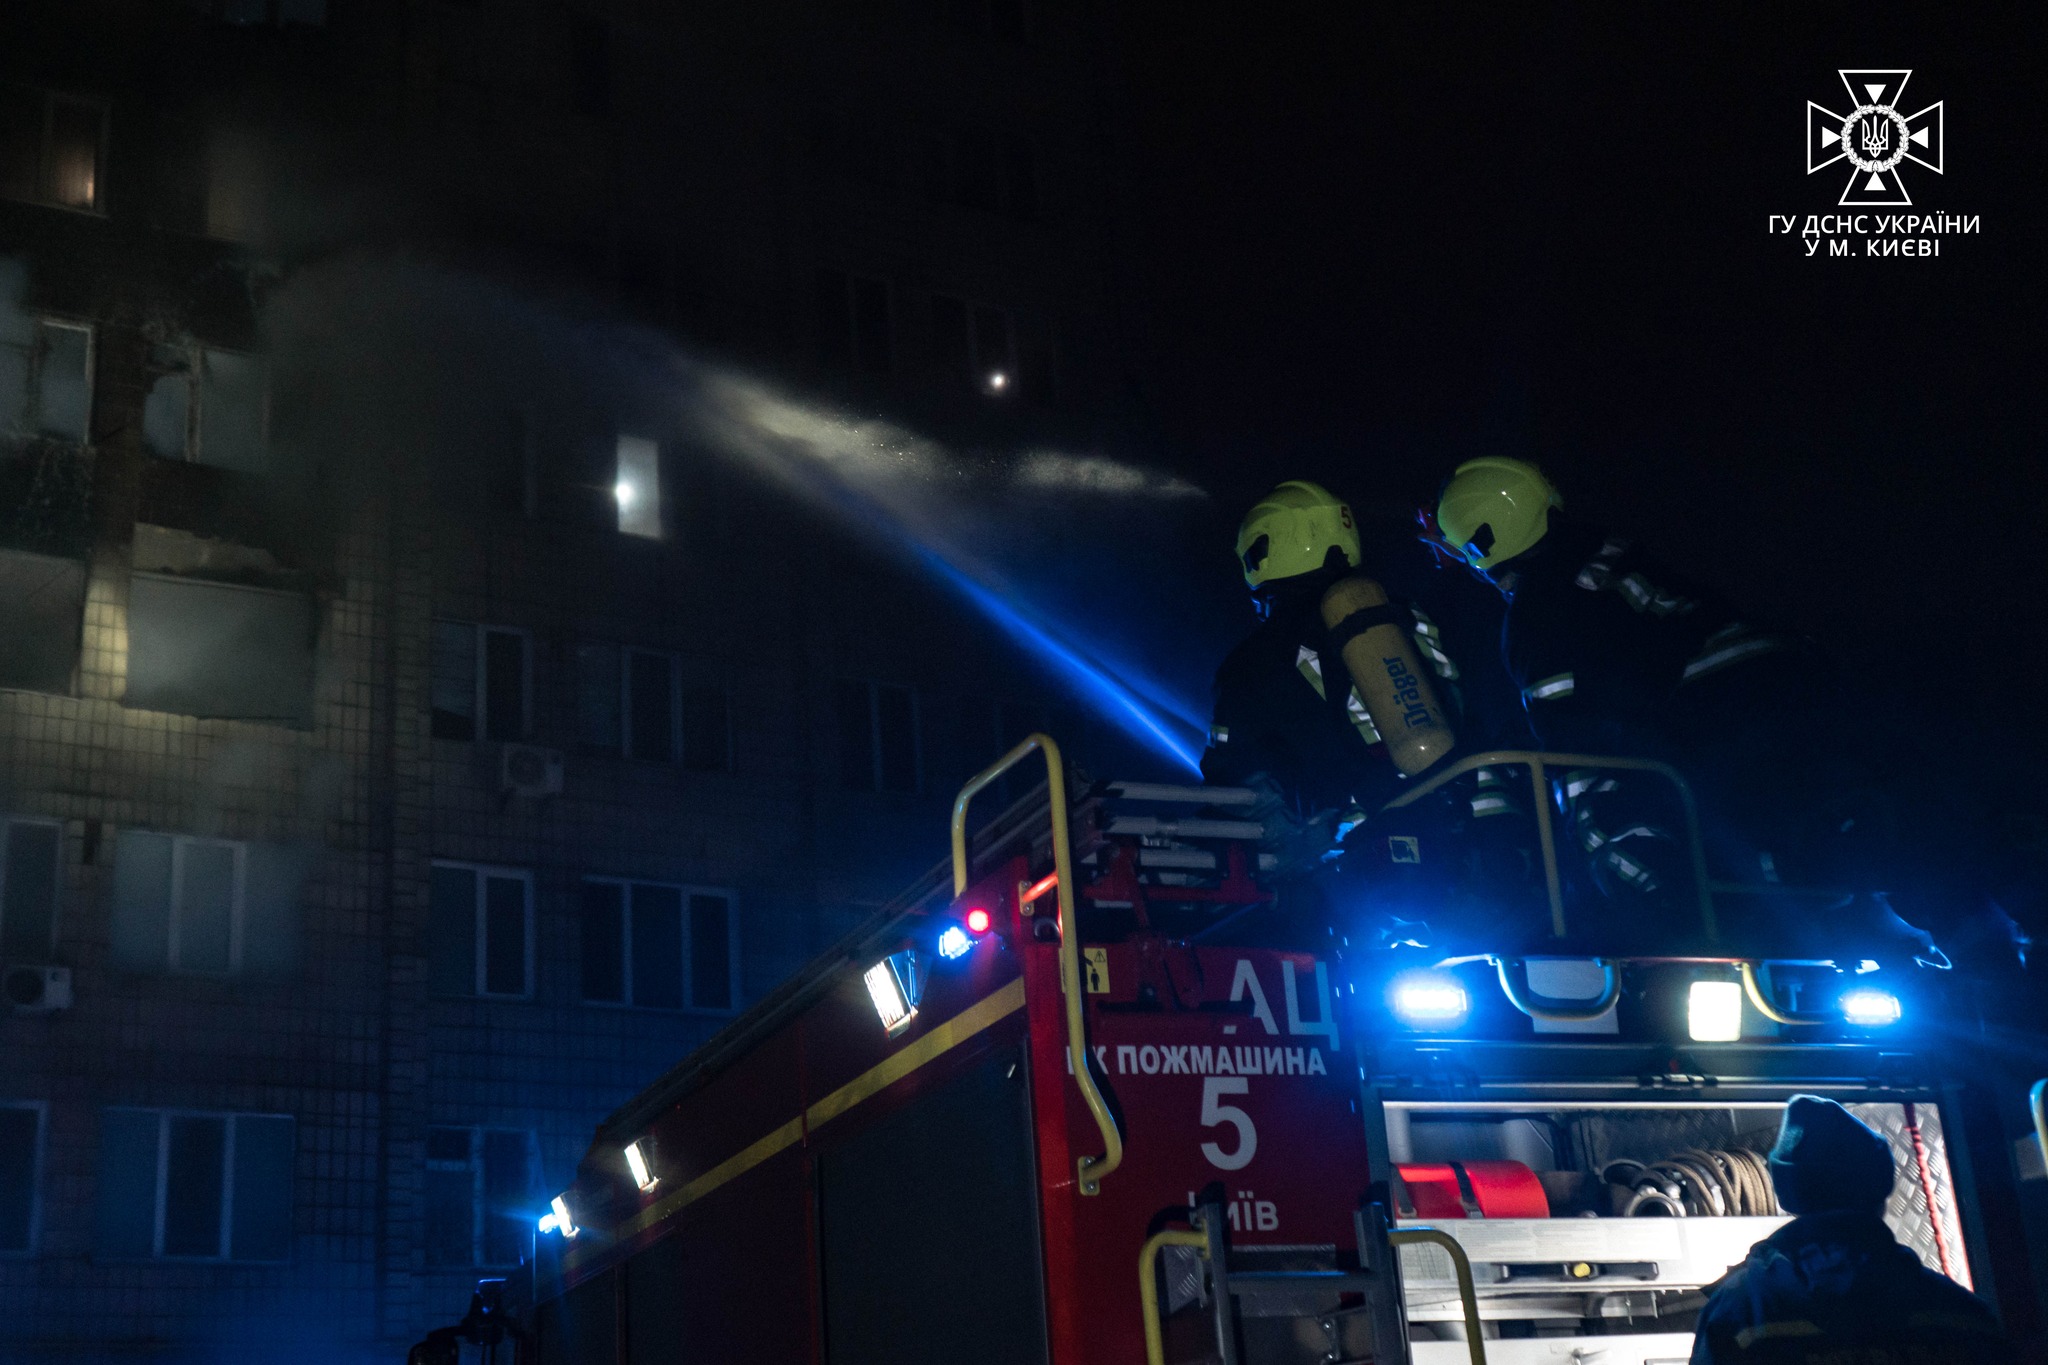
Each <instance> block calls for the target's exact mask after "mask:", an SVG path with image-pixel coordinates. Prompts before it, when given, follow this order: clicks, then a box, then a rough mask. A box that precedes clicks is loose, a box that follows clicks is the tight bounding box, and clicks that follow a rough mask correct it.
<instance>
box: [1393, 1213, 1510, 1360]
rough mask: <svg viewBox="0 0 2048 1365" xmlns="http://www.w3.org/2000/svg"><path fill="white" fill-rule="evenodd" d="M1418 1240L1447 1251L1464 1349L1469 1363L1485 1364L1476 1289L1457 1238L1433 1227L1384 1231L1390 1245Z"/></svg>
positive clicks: (1411, 1243)
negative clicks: (1462, 1324)
mask: <svg viewBox="0 0 2048 1365" xmlns="http://www.w3.org/2000/svg"><path fill="white" fill-rule="evenodd" d="M1418 1242H1429V1243H1431V1244H1433V1245H1435V1246H1440V1247H1442V1248H1443V1249H1444V1250H1445V1251H1447V1252H1449V1253H1450V1257H1451V1269H1452V1270H1453V1271H1455V1272H1456V1273H1457V1276H1458V1304H1459V1306H1460V1307H1461V1308H1462V1309H1463V1310H1464V1313H1465V1350H1466V1353H1467V1354H1468V1355H1470V1356H1471V1357H1472V1365H1486V1340H1485V1335H1484V1331H1483V1329H1482V1328H1481V1326H1480V1323H1479V1292H1478V1291H1477V1290H1475V1289H1474V1288H1473V1287H1472V1261H1471V1258H1469V1257H1468V1256H1466V1255H1465V1248H1463V1247H1461V1246H1459V1245H1458V1239H1457V1238H1455V1237H1453V1236H1451V1235H1450V1234H1449V1233H1448V1232H1439V1231H1438V1230H1437V1229H1435V1228H1401V1229H1399V1230H1398V1231H1395V1232H1390V1233H1388V1234H1387V1243H1388V1245H1390V1246H1395V1247H1404V1246H1414V1245H1415V1244H1416V1243H1418Z"/></svg>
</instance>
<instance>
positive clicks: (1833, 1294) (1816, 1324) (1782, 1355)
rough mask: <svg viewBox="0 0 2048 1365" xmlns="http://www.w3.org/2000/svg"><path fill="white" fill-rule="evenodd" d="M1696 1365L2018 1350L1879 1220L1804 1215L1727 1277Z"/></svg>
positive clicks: (1932, 1362) (1853, 1364) (1881, 1359)
mask: <svg viewBox="0 0 2048 1365" xmlns="http://www.w3.org/2000/svg"><path fill="white" fill-rule="evenodd" d="M1697 1331H1698V1335H1697V1336H1695V1337H1694V1339H1693V1348H1692V1365H1975V1363H1977V1362H1991V1361H2002V1360H2006V1359H2009V1358H2010V1355H2011V1351H2010V1347H2009V1345H2008V1343H2007V1342H2006V1339H2005V1336H2004V1334H2003V1333H2002V1332H2001V1331H2000V1330H1999V1327H1998V1323H1997V1321H1996V1320H1995V1319H1994V1318H1993V1317H1992V1315H1991V1310H1990V1309H1989V1308H1987V1307H1985V1305H1984V1303H1983V1301H1982V1300H1980V1299H1979V1298H1978V1297H1977V1296H1976V1295H1974V1294H1972V1293H1971V1292H1970V1291H1969V1290H1967V1289H1964V1288H1963V1287H1962V1286H1961V1285H1959V1284H1957V1283H1956V1282H1955V1281H1953V1280H1951V1279H1949V1278H1948V1277H1947V1276H1945V1275H1940V1274H1937V1273H1936V1272H1934V1271H1932V1270H1929V1269H1927V1267H1925V1266H1923V1265H1921V1264H1920V1258H1919V1257H1917V1256H1915V1255H1914V1254H1913V1253H1912V1252H1911V1251H1908V1250H1907V1249H1906V1248H1905V1247H1902V1246H1900V1245H1899V1244H1898V1243H1897V1242H1896V1241H1894V1240H1893V1239H1892V1233H1891V1229H1890V1228H1888V1227H1886V1226H1885V1223H1884V1220H1883V1219H1882V1218H1881V1217H1879V1216H1878V1215H1877V1214H1875V1213H1871V1212H1867V1211H1863V1210H1853V1211H1832V1212H1826V1213H1810V1214H1806V1215H1804V1216H1803V1217H1799V1218H1795V1219H1793V1220H1792V1221H1791V1222H1790V1223H1787V1224H1786V1225H1785V1226H1784V1227H1782V1228H1780V1229H1778V1231H1777V1232H1775V1233H1773V1234H1772V1235H1771V1236H1769V1237H1767V1238H1765V1239H1764V1240H1763V1241H1761V1242H1758V1243H1757V1244H1756V1245H1755V1246H1753V1247H1751V1248H1750V1250H1749V1256H1748V1257H1747V1259H1745V1260H1744V1261H1743V1262H1742V1264H1741V1265H1739V1266H1736V1267H1735V1268H1734V1269H1733V1270H1731V1271H1729V1272H1728V1274H1727V1275H1725V1276H1723V1277H1722V1279H1721V1281H1720V1282H1719V1283H1718V1284H1717V1285H1715V1286H1714V1288H1713V1291H1712V1297H1711V1298H1709V1300H1708V1301H1707V1306H1706V1308H1705V1309H1704V1310H1702V1311H1701V1313H1700V1319H1699V1326H1698V1329H1697Z"/></svg>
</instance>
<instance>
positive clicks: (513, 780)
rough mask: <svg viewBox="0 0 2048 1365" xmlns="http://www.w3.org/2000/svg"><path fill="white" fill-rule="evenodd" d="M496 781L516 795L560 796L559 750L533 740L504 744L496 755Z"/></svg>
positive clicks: (560, 768) (560, 756)
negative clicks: (543, 745) (541, 745)
mask: <svg viewBox="0 0 2048 1365" xmlns="http://www.w3.org/2000/svg"><path fill="white" fill-rule="evenodd" d="M498 783H499V785H500V786H501V787H503V788H504V789H505V790H506V791H508V792H512V793H514V794H516V795H519V796H559V795H560V794H561V791H562V754H561V751H560V750H558V749H543V748H540V747H539V746H538V745H534V744H507V745H506V746H505V747H504V749H503V750H502V751H501V752H500V754H499V756H498Z"/></svg>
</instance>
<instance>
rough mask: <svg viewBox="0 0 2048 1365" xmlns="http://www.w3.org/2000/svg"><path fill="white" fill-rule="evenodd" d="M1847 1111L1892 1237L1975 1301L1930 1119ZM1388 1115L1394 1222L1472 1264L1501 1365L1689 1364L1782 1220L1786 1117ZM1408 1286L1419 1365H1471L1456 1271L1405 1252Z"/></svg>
mask: <svg viewBox="0 0 2048 1365" xmlns="http://www.w3.org/2000/svg"><path fill="white" fill-rule="evenodd" d="M1848 1107H1849V1110H1850V1112H1852V1113H1854V1114H1855V1115H1856V1116H1857V1117H1858V1118H1860V1119H1862V1120H1863V1121H1864V1122H1865V1123H1867V1124H1869V1125H1870V1126H1871V1127H1872V1128H1874V1129H1876V1130H1877V1131H1878V1132H1879V1133H1881V1134H1883V1135H1884V1136H1885V1138H1886V1139H1887V1141H1888V1142H1889V1143H1890V1144H1891V1148H1892V1163H1893V1168H1894V1170H1895V1172H1896V1179H1895V1182H1894V1185H1893V1189H1892V1197H1891V1202H1890V1204H1889V1206H1888V1207H1887V1209H1886V1213H1885V1221H1886V1222H1887V1223H1888V1224H1889V1225H1890V1226H1891V1228H1892V1231H1893V1233H1894V1235H1895V1236H1897V1237H1898V1239H1899V1240H1900V1241H1901V1242H1902V1243H1904V1244H1905V1245H1906V1246H1908V1247H1910V1248H1911V1249H1912V1250H1913V1251H1914V1252H1915V1254H1917V1255H1918V1256H1919V1257H1920V1259H1921V1261H1922V1262H1923V1263H1925V1264H1926V1265H1927V1266H1928V1267H1929V1268H1930V1269H1933V1270H1937V1271H1941V1272H1943V1273H1945V1274H1947V1275H1949V1276H1950V1277H1951V1278H1953V1279H1955V1280H1956V1281H1957V1282H1958V1283H1960V1284H1962V1285H1964V1286H1966V1287H1967V1286H1968V1285H1969V1284H1970V1272H1969V1264H1968V1260H1967V1257H1966V1256H1965V1254H1964V1249H1963V1237H1962V1228H1961V1225H1960V1223H1959V1221H1958V1218H1957V1214H1956V1200H1955V1195H1954V1183H1953V1178H1952V1174H1951V1171H1950V1168H1949V1161H1948V1151H1947V1144H1946V1142H1945V1140H1944V1135H1943V1130H1942V1123H1941V1114H1940V1111H1939V1110H1938V1108H1937V1107H1936V1106H1935V1105H1934V1104H1933V1103H1931V1102H1921V1103H1911V1102H1904V1101H1886V1102H1873V1103H1852V1104H1850V1105H1849V1106H1848ZM1384 1112H1385V1116H1386V1132H1387V1149H1388V1156H1389V1159H1390V1160H1391V1161H1392V1163H1393V1165H1394V1173H1395V1178H1394V1179H1393V1180H1392V1181H1391V1182H1390V1194H1391V1198H1392V1204H1393V1210H1392V1212H1393V1215H1394V1218H1395V1222H1396V1224H1397V1226H1421V1225H1428V1226H1432V1227H1436V1228H1440V1229H1441V1230H1443V1231H1444V1232H1447V1233H1449V1234H1450V1235H1451V1236H1452V1237H1454V1238H1456V1239H1457V1241H1458V1243H1459V1245H1460V1246H1461V1247H1463V1248H1464V1250H1465V1252H1466V1254H1467V1256H1468V1257H1469V1258H1470V1260H1471V1262H1472V1271H1473V1278H1474V1281H1475V1287H1476V1289H1477V1291H1478V1296H1479V1311H1480V1317H1481V1320H1482V1321H1483V1322H1484V1323H1485V1329H1486V1335H1487V1348H1486V1353H1487V1360H1488V1361H1489V1362H1495V1363H1496V1365H1530V1363H1533V1362H1555V1363H1556V1365H1563V1363H1564V1362H1572V1361H1583V1360H1595V1359H1597V1360H1598V1361H1600V1362H1601V1365H1683V1362H1684V1361H1685V1360H1686V1359H1687V1358H1688V1357H1689V1355H1690V1353H1691V1350H1692V1329H1693V1323H1694V1319H1695V1318H1696V1317H1697V1315H1698V1312H1699V1309H1700V1307H1701V1305H1702V1304H1704V1303H1705V1301H1706V1297H1705V1294H1704V1292H1703V1291H1704V1290H1705V1289H1706V1288H1707V1287H1708V1286H1710V1285H1712V1284H1713V1282H1714V1281H1715V1280H1717V1279H1719V1278H1720V1277H1721V1276H1722V1275H1723V1274H1724V1273H1725V1272H1726V1271H1727V1270H1728V1268H1729V1267H1730V1266H1733V1265H1735V1264H1736V1263H1738V1262H1740V1261H1741V1260H1742V1258H1743V1257H1744V1256H1745V1255H1746V1254H1747V1253H1748V1250H1749V1248H1750V1246H1751V1245H1753V1244H1754V1243H1756V1242H1758V1241H1761V1240H1763V1239H1764V1238H1765V1237H1768V1236H1769V1235H1770V1234H1771V1233H1772V1232H1774V1231H1776V1230H1777V1229H1778V1228H1780V1227H1782V1226H1783V1225H1784V1224H1785V1223H1786V1222H1787V1221H1788V1216H1787V1215H1786V1214H1784V1212H1783V1211H1782V1210H1781V1209H1780V1208H1779V1207H1778V1205H1777V1203H1776V1199H1775V1193H1774V1191H1773V1190H1772V1188H1771V1184H1770V1179H1769V1168H1768V1164H1767V1163H1766V1162H1765V1161H1764V1160H1763V1156H1764V1154H1765V1153H1767V1152H1768V1151H1769V1150H1770V1148H1771V1144H1772V1143H1773V1142H1774V1141H1775V1140H1776V1138H1777V1135H1778V1127H1779V1123H1780V1120H1781V1118H1782V1115H1783V1105H1782V1104H1780V1103H1772V1102H1769V1101H1744V1102H1737V1103H1721V1104H1711V1103H1702V1102H1698V1101H1681V1100H1673V1101H1632V1102H1624V1103H1613V1104H1593V1103H1549V1102H1485V1103H1473V1104H1461V1103H1456V1102H1449V1101H1413V1102H1400V1101H1389V1102H1387V1104H1386V1105H1385V1110H1384ZM1546 1207H1547V1209H1548V1213H1547V1216H1515V1217H1488V1216H1487V1211H1488V1210H1489V1209H1495V1208H1508V1209H1511V1210H1513V1211H1514V1212H1516V1213H1519V1214H1530V1213H1535V1212H1537V1211H1538V1210H1541V1209H1543V1208H1546ZM1401 1270H1402V1279H1403V1288H1404V1299H1405V1304H1404V1307H1405V1309H1406V1313H1407V1317H1408V1322H1409V1332H1410V1336H1411V1339H1412V1341H1413V1348H1414V1360H1415V1362H1416V1365H1438V1363H1439V1362H1444V1363H1446V1365H1447V1363H1448V1362H1460V1363H1462V1362H1464V1361H1466V1360H1467V1358H1468V1357H1467V1348H1466V1346H1465V1345H1464V1341H1463V1337H1464V1328H1463V1325H1462V1321H1463V1318H1462V1313H1461V1310H1460V1305H1459V1301H1458V1294H1457V1284H1456V1278H1455V1276H1454V1274H1453V1271H1452V1267H1451V1259H1450V1257H1449V1255H1448V1254H1446V1253H1445V1252H1443V1251H1442V1250H1439V1249H1437V1248H1435V1247H1430V1246H1411V1247H1406V1248H1403V1249H1402V1252H1401ZM1575 1353H1576V1354H1575ZM1596 1353H1597V1354H1596Z"/></svg>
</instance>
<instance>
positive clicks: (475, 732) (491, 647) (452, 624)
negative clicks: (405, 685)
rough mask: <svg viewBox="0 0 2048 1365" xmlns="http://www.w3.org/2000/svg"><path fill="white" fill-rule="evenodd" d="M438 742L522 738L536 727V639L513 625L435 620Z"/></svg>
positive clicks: (434, 710) (436, 735)
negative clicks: (534, 712)
mask: <svg viewBox="0 0 2048 1365" xmlns="http://www.w3.org/2000/svg"><path fill="white" fill-rule="evenodd" d="M432 728H433V734H434V738H435V739H490V740H521V739H524V738H526V736H527V735H528V734H529V733H531V731H532V729H533V638H532V636H530V635H529V634H528V633H527V632H525V631H523V630H519V629H516V628H514V627H511V626H484V625H474V624H472V623H470V622H468V621H436V622H434V683H433V727H432Z"/></svg>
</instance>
